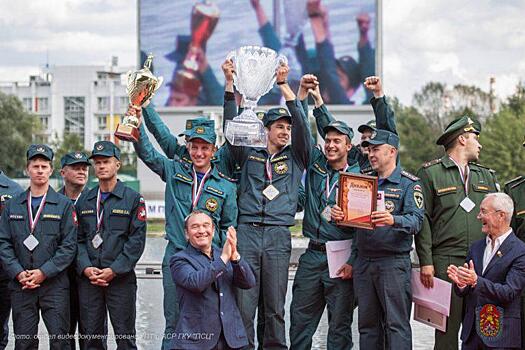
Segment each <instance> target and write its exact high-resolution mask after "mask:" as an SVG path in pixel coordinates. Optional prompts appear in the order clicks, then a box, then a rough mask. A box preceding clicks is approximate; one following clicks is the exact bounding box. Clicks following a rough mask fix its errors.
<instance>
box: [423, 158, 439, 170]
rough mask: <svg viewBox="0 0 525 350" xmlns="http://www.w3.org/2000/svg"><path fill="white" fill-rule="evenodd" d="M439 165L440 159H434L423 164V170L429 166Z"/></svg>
mask: <svg viewBox="0 0 525 350" xmlns="http://www.w3.org/2000/svg"><path fill="white" fill-rule="evenodd" d="M439 163H441V158H438V159H434V160H431V161H430V162H426V163H424V164H423V168H428V167H429V166H432V165H435V164H439Z"/></svg>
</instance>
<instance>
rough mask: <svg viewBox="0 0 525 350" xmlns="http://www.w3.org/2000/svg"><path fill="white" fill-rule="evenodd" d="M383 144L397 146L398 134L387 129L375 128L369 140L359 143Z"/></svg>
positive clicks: (364, 145)
mask: <svg viewBox="0 0 525 350" xmlns="http://www.w3.org/2000/svg"><path fill="white" fill-rule="evenodd" d="M385 144H386V145H390V146H393V147H395V148H399V136H397V135H396V134H394V133H393V132H390V131H387V130H383V129H377V130H376V131H375V132H374V133H373V134H372V136H371V137H370V139H369V140H366V141H363V142H362V143H361V145H362V146H363V147H368V146H373V145H385Z"/></svg>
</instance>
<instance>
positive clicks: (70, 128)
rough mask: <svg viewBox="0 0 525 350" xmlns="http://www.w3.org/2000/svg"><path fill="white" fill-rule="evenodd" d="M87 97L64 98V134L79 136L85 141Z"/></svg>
mask: <svg viewBox="0 0 525 350" xmlns="http://www.w3.org/2000/svg"><path fill="white" fill-rule="evenodd" d="M84 118H85V97H83V96H70V97H64V119H65V128H64V132H65V133H68V134H77V135H78V136H79V137H80V139H81V140H84Z"/></svg>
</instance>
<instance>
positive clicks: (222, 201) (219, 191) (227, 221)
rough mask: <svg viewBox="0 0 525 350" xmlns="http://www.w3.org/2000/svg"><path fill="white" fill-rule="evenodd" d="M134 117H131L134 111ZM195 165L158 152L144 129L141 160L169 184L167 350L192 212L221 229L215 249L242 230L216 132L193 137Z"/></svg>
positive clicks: (197, 131) (200, 130)
mask: <svg viewBox="0 0 525 350" xmlns="http://www.w3.org/2000/svg"><path fill="white" fill-rule="evenodd" d="M130 112H131V111H130ZM188 141H189V142H188V148H189V156H190V160H191V164H189V163H188V162H185V161H182V160H180V159H169V158H167V157H166V156H164V155H162V154H161V153H160V152H158V151H157V150H156V149H155V148H154V147H153V145H152V144H151V142H150V141H149V138H148V136H147V134H146V131H145V129H144V127H143V126H141V127H140V139H139V142H136V143H135V144H134V147H135V150H136V152H137V155H138V157H139V158H140V159H141V160H142V161H143V162H144V163H145V164H146V165H147V166H148V167H149V168H150V169H151V170H152V171H154V172H155V173H157V174H158V175H159V176H160V177H161V178H162V180H163V181H164V182H166V190H165V200H166V239H167V240H168V245H167V246H166V250H165V252H164V258H163V260H162V286H163V289H164V308H163V310H164V318H165V320H166V326H165V330H164V333H165V336H164V339H163V349H169V346H170V343H171V340H172V338H173V333H174V332H175V326H176V324H177V320H178V317H179V308H178V304H177V296H176V289H175V284H174V283H173V279H172V278H171V274H170V268H169V261H170V259H171V257H172V256H173V255H174V254H175V253H177V252H179V251H181V250H183V249H185V248H186V246H187V241H186V237H185V235H184V220H185V218H186V216H188V215H189V214H190V213H191V211H192V210H193V209H199V210H203V211H205V212H206V213H208V215H210V216H211V217H212V219H213V221H214V226H215V228H216V232H215V235H214V237H213V244H214V246H216V247H222V244H223V243H224V242H225V241H224V239H225V237H226V231H227V229H228V227H229V226H235V225H236V224H237V195H236V186H235V183H234V182H233V180H231V179H229V178H228V177H226V176H225V175H224V174H222V173H221V172H219V170H218V167H217V166H216V163H213V162H212V161H211V160H212V157H213V154H214V151H215V141H216V134H215V131H214V130H213V129H210V128H208V127H205V126H197V127H195V128H193V129H192V130H191V132H190V133H189V136H188Z"/></svg>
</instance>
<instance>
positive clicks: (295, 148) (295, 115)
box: [276, 65, 312, 169]
mask: <svg viewBox="0 0 525 350" xmlns="http://www.w3.org/2000/svg"><path fill="white" fill-rule="evenodd" d="M288 72H289V68H288V66H286V65H282V66H280V67H279V68H277V79H276V81H277V85H279V88H280V89H281V93H282V95H283V97H284V99H285V100H286V106H287V107H288V111H289V112H290V115H291V117H292V145H291V148H292V153H293V155H294V158H295V159H296V160H297V161H298V162H299V164H301V165H302V167H303V169H306V167H307V166H308V160H309V157H310V151H311V147H312V144H311V140H312V136H311V133H310V128H309V127H308V125H307V124H306V120H307V119H306V116H305V115H304V110H303V108H302V106H301V103H300V102H299V101H298V100H297V99H296V98H295V94H294V92H293V91H292V89H291V88H290V85H288V83H287V81H286V78H287V77H288Z"/></svg>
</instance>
